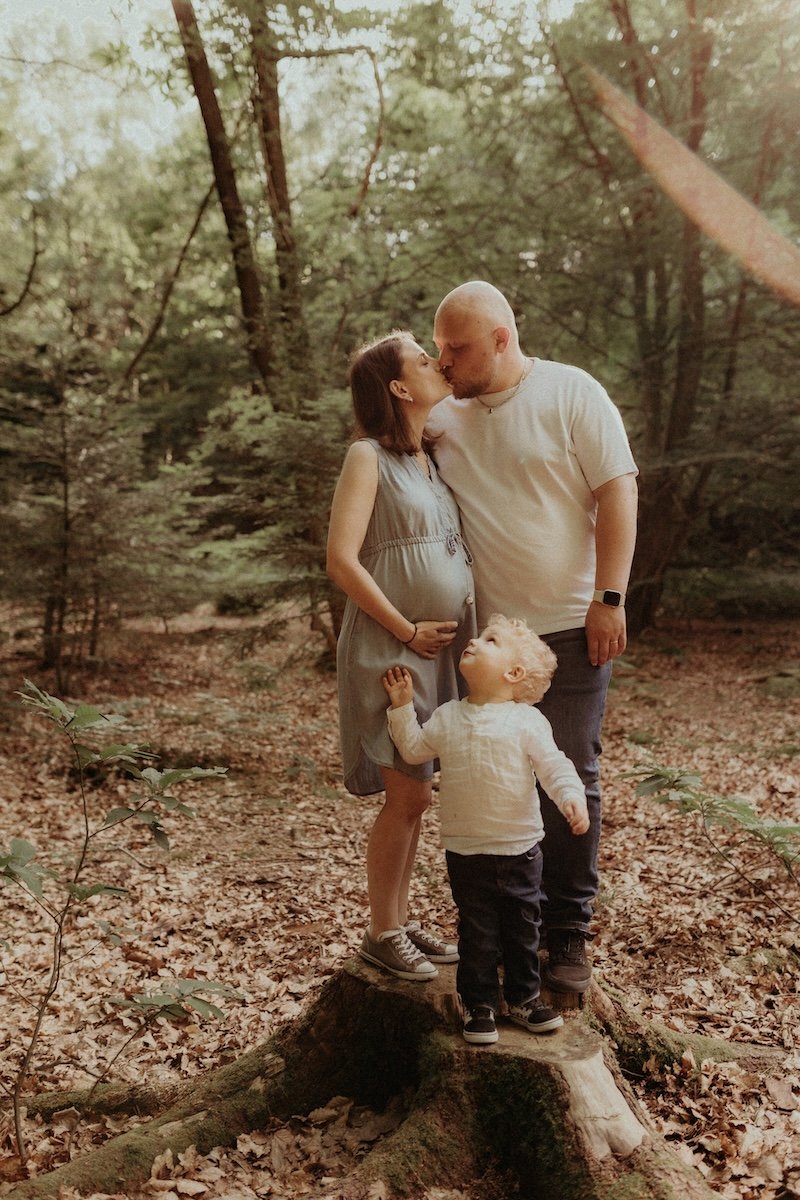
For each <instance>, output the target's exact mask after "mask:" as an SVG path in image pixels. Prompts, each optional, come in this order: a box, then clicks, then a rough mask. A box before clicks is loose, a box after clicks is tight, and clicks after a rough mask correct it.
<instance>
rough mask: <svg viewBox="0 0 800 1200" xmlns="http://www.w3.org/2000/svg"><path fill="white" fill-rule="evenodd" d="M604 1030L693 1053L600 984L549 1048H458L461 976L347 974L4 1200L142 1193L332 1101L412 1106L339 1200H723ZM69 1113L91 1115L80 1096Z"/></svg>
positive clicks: (104, 1095) (719, 1052) (514, 1043)
mask: <svg viewBox="0 0 800 1200" xmlns="http://www.w3.org/2000/svg"><path fill="white" fill-rule="evenodd" d="M605 1028H609V1029H611V1030H613V1036H614V1037H615V1039H620V1040H621V1044H622V1045H623V1046H624V1047H625V1053H626V1054H627V1053H630V1048H629V1044H631V1045H632V1044H633V1043H634V1042H637V1041H638V1042H639V1043H641V1047H640V1048H641V1060H642V1061H644V1060H645V1058H646V1057H648V1056H649V1055H650V1054H651V1053H653V1052H654V1046H656V1047H657V1048H658V1049H657V1051H656V1052H657V1054H658V1055H659V1056H660V1058H661V1060H662V1061H663V1060H664V1058H668V1057H669V1056H670V1055H673V1056H675V1055H680V1053H681V1049H682V1044H681V1040H680V1039H679V1038H678V1035H676V1034H671V1033H669V1031H656V1033H655V1035H653V1036H651V1034H650V1032H649V1031H648V1027H647V1026H646V1025H645V1024H644V1022H642V1021H641V1020H639V1022H638V1023H637V1020H636V1018H635V1015H632V1014H631V1012H630V1011H629V1010H627V1009H625V1007H624V1005H622V1004H621V1003H620V1002H619V1001H617V1000H614V999H613V998H611V997H609V996H607V995H606V994H605V993H603V992H601V991H600V989H599V988H598V987H597V986H596V985H595V986H593V987H592V989H591V990H590V992H589V993H588V1000H587V1003H586V1007H585V1009H584V1011H583V1012H578V1011H573V1012H570V1013H567V1014H566V1016H565V1025H564V1028H563V1029H561V1030H558V1031H556V1032H555V1033H554V1034H552V1035H547V1036H540V1037H536V1036H532V1035H530V1034H526V1033H524V1032H522V1031H521V1030H519V1029H517V1028H516V1027H513V1026H511V1025H508V1024H502V1026H501V1037H500V1041H499V1042H498V1043H497V1044H496V1045H494V1046H488V1047H475V1046H469V1045H467V1044H466V1043H465V1042H464V1041H463V1039H462V1037H461V1034H460V1017H459V1011H458V1006H457V1001H456V996H455V968H454V967H445V968H442V969H440V974H439V978H438V979H437V980H435V981H433V982H432V983H429V984H425V985H424V986H421V985H420V984H418V983H406V982H401V981H399V980H396V979H394V978H392V977H390V976H388V975H385V974H383V973H381V972H379V971H376V970H374V969H373V968H371V967H367V966H366V965H365V964H364V963H361V962H360V961H359V960H351V961H349V962H348V963H347V964H346V965H345V967H344V968H343V969H342V970H341V971H340V972H339V973H338V974H337V975H335V976H334V977H333V978H332V979H331V980H329V981H328V982H327V983H326V984H325V986H324V987H323V988H322V989H321V991H320V993H319V994H318V996H317V998H316V999H315V1000H314V1001H313V1002H312V1003H311V1004H310V1005H309V1007H308V1008H307V1009H306V1010H305V1012H304V1013H303V1014H301V1016H300V1017H299V1018H297V1019H296V1020H295V1021H293V1022H291V1023H290V1024H288V1025H286V1026H284V1027H283V1028H282V1029H281V1030H280V1031H279V1032H278V1033H277V1034H276V1035H275V1036H274V1037H273V1038H272V1039H270V1041H269V1042H267V1043H265V1044H264V1045H262V1046H260V1047H258V1048H257V1049H255V1050H253V1051H251V1052H250V1053H249V1054H246V1055H244V1056H243V1057H242V1058H240V1059H238V1060H237V1061H236V1062H234V1063H231V1064H229V1065H227V1066H224V1067H220V1068H218V1069H217V1070H214V1071H212V1072H209V1073H208V1074H207V1075H205V1076H203V1077H201V1078H200V1079H199V1080H196V1081H189V1082H188V1083H187V1084H185V1085H181V1086H180V1088H177V1089H176V1088H171V1089H167V1090H166V1092H165V1093H164V1094H163V1095H162V1096H161V1097H159V1096H158V1095H157V1094H156V1093H154V1092H153V1091H152V1089H144V1091H143V1094H142V1096H141V1099H140V1105H141V1107H140V1109H139V1111H147V1112H153V1111H154V1110H157V1109H158V1108H159V1105H161V1107H162V1111H160V1113H159V1115H158V1116H156V1117H155V1119H153V1120H150V1121H148V1122H146V1123H144V1124H142V1125H141V1126H139V1127H138V1128H136V1129H134V1130H131V1131H129V1132H127V1133H125V1134H122V1135H121V1136H119V1137H116V1138H114V1139H112V1140H111V1141H109V1142H108V1143H106V1144H105V1145H104V1146H102V1147H100V1148H99V1149H97V1150H94V1151H92V1152H91V1153H90V1154H88V1155H87V1156H85V1157H84V1158H83V1159H80V1160H77V1161H74V1162H71V1163H68V1164H66V1165H65V1166H62V1167H60V1168H58V1170H56V1171H54V1172H52V1173H51V1174H49V1175H46V1176H41V1177H38V1178H35V1179H31V1180H28V1181H26V1182H25V1183H21V1184H19V1185H18V1186H16V1187H14V1188H12V1189H11V1191H9V1192H8V1193H7V1197H8V1200H35V1198H38V1197H46V1196H57V1195H58V1191H59V1189H60V1188H65V1187H71V1188H75V1189H77V1190H78V1191H79V1192H83V1193H91V1192H93V1191H108V1192H113V1191H119V1190H120V1188H121V1187H122V1188H123V1189H124V1187H125V1186H127V1187H129V1188H135V1187H137V1186H140V1185H142V1184H144V1182H145V1181H146V1180H147V1179H148V1177H149V1174H150V1167H151V1164H152V1162H153V1160H154V1159H155V1157H156V1156H157V1155H159V1154H162V1153H163V1152H164V1151H165V1150H166V1149H167V1148H170V1149H171V1150H172V1152H173V1154H178V1153H180V1152H182V1151H183V1150H184V1149H186V1147H188V1146H189V1145H194V1146H196V1147H197V1149H198V1151H199V1152H200V1153H206V1152H208V1151H209V1150H210V1149H211V1148H212V1147H214V1146H218V1145H226V1144H231V1143H233V1142H234V1141H235V1139H236V1137H237V1136H238V1135H239V1134H241V1133H244V1132H246V1131H248V1130H252V1129H257V1128H260V1127H261V1128H263V1127H264V1126H265V1125H266V1124H267V1123H268V1121H270V1120H272V1119H274V1118H276V1117H277V1118H278V1119H281V1120H286V1119H288V1118H289V1117H290V1116H292V1115H293V1114H299V1113H308V1112H311V1111H312V1110H314V1109H316V1108H319V1107H321V1106H324V1105H325V1104H326V1103H327V1102H328V1101H329V1100H330V1099H331V1098H332V1097H335V1096H347V1097H353V1098H354V1099H355V1101H356V1102H357V1103H359V1104H367V1105H369V1106H370V1107H372V1108H374V1109H377V1110H381V1109H383V1108H384V1107H385V1106H386V1105H387V1104H388V1103H389V1102H390V1101H391V1100H392V1099H393V1098H395V1097H398V1096H404V1097H406V1098H407V1099H406V1110H405V1111H406V1116H405V1119H404V1120H403V1122H402V1124H401V1125H400V1126H399V1127H398V1128H396V1129H395V1130H394V1132H392V1133H390V1134H389V1135H387V1136H385V1137H384V1138H383V1139H382V1140H381V1141H379V1142H378V1143H376V1145H375V1146H374V1148H373V1149H372V1151H371V1152H370V1153H369V1154H368V1155H367V1157H366V1158H364V1159H363V1160H361V1161H360V1162H359V1163H358V1164H357V1165H356V1167H355V1169H354V1170H353V1171H352V1173H351V1174H349V1175H348V1176H347V1177H346V1178H345V1179H343V1180H342V1181H341V1184H340V1190H339V1193H338V1194H339V1195H340V1196H342V1197H346V1198H347V1200H365V1198H366V1197H367V1196H368V1195H369V1194H370V1188H371V1187H372V1188H373V1191H372V1194H373V1195H374V1194H375V1191H374V1185H375V1184H376V1182H377V1181H381V1182H382V1185H383V1189H384V1190H383V1192H382V1193H381V1194H382V1195H385V1196H386V1197H387V1198H388V1197H395V1196H404V1197H409V1196H412V1197H413V1196H420V1195H423V1194H426V1192H427V1190H428V1189H430V1188H435V1187H446V1188H449V1189H455V1190H457V1189H459V1188H466V1187H469V1186H470V1185H472V1184H474V1183H475V1182H476V1181H479V1180H481V1179H485V1178H502V1179H505V1180H507V1181H508V1182H509V1187H510V1188H512V1187H513V1189H514V1194H517V1190H518V1192H519V1195H521V1196H523V1197H525V1196H527V1197H541V1196H558V1198H559V1200H614V1198H616V1197H619V1196H621V1195H624V1196H625V1197H626V1200H662V1198H663V1197H664V1196H665V1195H666V1194H668V1193H669V1189H670V1187H671V1188H673V1189H674V1192H675V1194H680V1195H681V1196H682V1197H683V1198H684V1200H712V1198H713V1195H714V1193H712V1192H711V1191H709V1189H708V1188H707V1187H706V1185H705V1183H704V1181H703V1179H702V1176H701V1175H700V1174H699V1172H697V1171H694V1170H693V1169H692V1168H691V1167H688V1166H687V1165H686V1164H684V1163H683V1162H682V1161H681V1160H680V1159H679V1158H677V1157H676V1156H675V1155H673V1154H672V1152H671V1151H670V1150H669V1148H668V1146H667V1145H666V1143H664V1142H663V1141H662V1139H661V1138H660V1137H659V1136H658V1135H657V1133H655V1132H654V1131H653V1129H652V1128H651V1127H650V1123H649V1120H648V1118H647V1116H646V1115H645V1114H644V1113H643V1112H642V1111H641V1110H640V1108H639V1106H638V1104H637V1102H636V1100H635V1098H634V1097H633V1095H632V1093H631V1092H630V1089H629V1088H628V1085H627V1084H626V1083H625V1081H624V1080H623V1078H622V1074H621V1071H619V1069H618V1065H617V1062H616V1058H615V1055H614V1053H613V1051H612V1048H611V1043H610V1042H608V1041H606V1039H605V1038H604V1037H603V1036H601V1033H600V1032H599V1030H600V1029H605ZM701 1041H703V1046H702V1047H699V1046H698V1053H699V1054H700V1055H701V1057H716V1058H732V1057H734V1056H735V1055H736V1050H735V1048H731V1047H730V1046H728V1045H726V1044H724V1043H713V1042H712V1041H711V1039H701ZM749 1051H750V1052H751V1053H752V1052H753V1048H749ZM742 1053H744V1050H742ZM129 1093H130V1089H119V1088H118V1089H116V1093H115V1089H113V1088H110V1087H107V1088H102V1089H100V1088H98V1089H96V1092H95V1093H94V1094H92V1095H91V1098H90V1102H91V1104H92V1106H93V1107H94V1108H96V1109H102V1110H105V1111H109V1109H110V1108H111V1109H113V1108H114V1107H115V1106H116V1108H117V1109H119V1107H120V1106H122V1105H123V1104H124V1101H125V1098H126V1095H127V1100H128V1102H130V1099H131V1096H130V1094H129ZM59 1099H61V1098H59ZM69 1101H70V1102H71V1103H73V1104H76V1105H78V1104H79V1103H80V1101H79V1098H78V1097H77V1096H76V1095H75V1094H74V1093H73V1094H71V1095H70V1096H69ZM165 1106H166V1107H165ZM42 1111H44V1109H42ZM51 1111H52V1106H51Z"/></svg>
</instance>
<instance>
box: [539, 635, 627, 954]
mask: <svg viewBox="0 0 800 1200" xmlns="http://www.w3.org/2000/svg"><path fill="white" fill-rule="evenodd" d="M542 641H544V642H547V644H548V646H550V647H551V648H552V650H553V651H554V653H555V654H556V657H557V658H558V667H557V669H556V673H555V675H554V677H553V682H552V684H551V685H550V688H549V690H548V691H547V692H546V693H545V695H544V697H543V699H542V700H541V701H540V702H539V704H538V705H537V707H538V708H539V709H540V710H541V711H542V712H543V713H544V715H545V716H546V717H547V719H548V721H549V722H550V724H551V725H552V727H553V735H554V736H555V739H556V745H557V746H558V748H559V749H560V750H563V751H564V753H565V754H566V755H567V757H568V758H571V759H572V761H573V763H574V764H575V768H576V770H577V772H578V774H579V775H580V777H581V779H582V781H583V785H584V787H585V788H586V802H587V804H588V806H589V822H590V825H589V832H588V833H585V834H583V835H582V836H580V837H576V836H575V835H574V834H573V833H571V832H570V828H569V825H568V824H567V822H566V821H565V820H564V818H563V816H562V815H561V813H560V812H559V811H558V809H557V808H556V806H555V804H553V802H552V800H551V799H550V797H549V796H548V795H547V793H546V792H544V791H543V790H542V788H539V795H540V797H541V802H542V819H543V821H544V831H545V837H544V841H543V843H542V853H543V855H544V868H543V873H542V924H543V926H544V928H545V929H579V930H581V931H582V932H584V933H588V932H589V922H590V921H591V919H592V910H593V906H594V901H595V898H596V896H597V887H598V876H597V849H598V845H599V842H600V763H599V761H598V760H599V757H600V754H601V751H602V746H601V743H600V731H601V729H602V725H603V714H604V712H605V706H606V695H607V693H608V684H609V680H610V679H611V663H606V665H605V666H603V667H593V666H592V664H591V663H590V662H589V657H588V654H587V650H586V631H585V630H584V629H568V630H565V631H564V632H563V633H550V634H546V635H545V636H544V637H543V638H542Z"/></svg>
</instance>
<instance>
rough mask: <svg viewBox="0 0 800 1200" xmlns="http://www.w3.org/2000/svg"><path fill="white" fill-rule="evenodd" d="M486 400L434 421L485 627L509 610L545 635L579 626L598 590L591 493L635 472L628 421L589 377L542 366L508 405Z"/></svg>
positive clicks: (451, 402) (459, 405) (445, 408)
mask: <svg viewBox="0 0 800 1200" xmlns="http://www.w3.org/2000/svg"><path fill="white" fill-rule="evenodd" d="M483 399H484V403H481V401H480V400H478V399H477V398H475V397H468V398H464V399H460V400H457V399H455V397H453V396H449V397H447V399H445V400H443V401H441V403H440V404H437V405H436V407H435V408H434V409H433V411H432V412H431V416H430V420H429V423H428V432H429V433H430V434H431V435H432V436H433V437H434V438H436V439H437V440H436V445H435V449H434V457H435V458H436V462H437V465H438V467H439V472H440V474H441V476H442V478H443V479H444V480H445V482H446V483H447V484H448V485H449V486H450V488H451V489H452V491H453V492H454V494H455V497H456V500H457V501H458V505H459V508H460V509H461V521H462V530H463V534H464V540H465V541H466V543H467V545H468V547H469V549H470V550H471V552H472V555H473V558H474V560H475V561H474V567H473V570H474V574H475V587H476V603H477V615H478V622H479V624H480V625H484V624H485V623H486V621H487V620H488V618H489V616H491V614H492V613H494V612H501V613H504V614H505V615H506V616H509V617H523V618H524V619H525V620H526V621H527V622H528V624H529V625H530V626H531V628H532V629H534V630H535V631H536V632H537V633H538V634H545V633H555V632H558V631H560V630H564V629H578V628H581V627H582V626H583V625H584V623H585V618H586V611H587V609H588V607H589V604H590V603H591V599H592V593H593V591H594V586H595V540H594V533H595V512H596V501H595V498H594V496H593V494H592V493H593V491H594V490H595V489H597V488H599V487H600V486H601V485H602V484H604V483H607V482H608V481H609V480H610V479H616V478H617V477H618V476H620V475H626V474H628V473H630V472H634V473H635V472H636V464H635V462H634V460H633V456H632V454H631V451H630V446H629V445H628V438H627V435H626V433H625V428H624V426H623V424H622V418H621V417H620V415H619V412H618V411H617V409H616V407H615V406H614V405H613V404H612V402H611V400H610V399H609V397H608V394H607V392H606V391H605V389H604V388H602V387H601V385H600V384H599V383H598V382H597V381H596V380H595V379H593V378H592V376H591V375H589V374H587V373H586V372H585V371H582V370H581V369H580V368H578V367H571V366H567V365H565V364H563V363H556V362H549V361H547V360H545V359H539V358H537V359H534V360H533V367H532V369H531V372H530V374H529V376H528V378H527V379H526V381H525V382H524V384H523V385H522V387H521V388H520V389H519V390H518V391H516V392H514V391H512V394H511V398H510V399H509V400H508V401H507V402H506V403H504V402H503V401H504V393H502V392H500V393H496V394H493V395H492V396H486V397H484V398H483ZM492 400H494V401H495V406H494V407H493V410H492V411H491V412H490V411H489V407H488V405H490V403H491V401H492Z"/></svg>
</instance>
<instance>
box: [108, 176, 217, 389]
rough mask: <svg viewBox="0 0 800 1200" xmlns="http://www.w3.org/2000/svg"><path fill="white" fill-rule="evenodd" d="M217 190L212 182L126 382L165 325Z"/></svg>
mask: <svg viewBox="0 0 800 1200" xmlns="http://www.w3.org/2000/svg"><path fill="white" fill-rule="evenodd" d="M215 188H216V183H214V182H212V183H211V185H210V187H209V188H208V191H207V192H206V194H205V196H203V199H202V200H201V201H200V206H199V208H198V210H197V215H196V216H195V219H194V221H193V222H192V227H191V229H190V230H189V233H188V235H187V237H186V240H185V241H184V243H183V245H182V246H181V249H180V253H179V254H178V257H177V260H176V262H175V266H174V267H173V269H172V271H171V272H170V275H169V277H168V278H167V281H166V283H165V285H164V289H163V291H162V293H161V301H160V303H159V306H158V311H157V313H156V315H155V318H154V320H153V322H152V324H151V326H150V328H149V330H148V331H147V334H146V336H145V338H144V341H143V342H142V344H141V346H140V347H139V349H138V350H137V351H136V353H135V354H134V356H133V358H132V359H131V361H130V362H129V363H128V366H127V368H126V370H125V375H124V379H125V380H126V381H128V380H129V379H130V378H131V376H132V375H133V373H134V371H135V370H136V368H137V367H138V365H139V363H140V362H141V361H142V359H143V358H144V356H145V354H146V353H147V351H148V350H149V349H150V347H151V346H152V344H153V342H154V341H155V339H156V337H157V335H158V331H159V330H160V328H161V326H162V325H163V323H164V317H165V316H166V312H167V306H168V305H169V301H170V297H171V296H172V293H173V291H174V290H175V285H176V283H177V282H178V276H179V274H180V272H181V268H182V267H183V264H184V262H185V261H186V256H187V254H188V253H189V247H190V246H191V244H192V241H193V240H194V237H195V235H196V233H197V231H198V229H199V228H200V224H201V222H202V220H203V217H204V216H205V212H206V209H207V208H208V205H209V203H210V202H211V197H212V196H213V195H214V190H215Z"/></svg>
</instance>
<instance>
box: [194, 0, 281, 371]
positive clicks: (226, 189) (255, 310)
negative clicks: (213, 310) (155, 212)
mask: <svg viewBox="0 0 800 1200" xmlns="http://www.w3.org/2000/svg"><path fill="white" fill-rule="evenodd" d="M172 8H173V11H174V13H175V19H176V20H177V22H178V29H179V30H180V35H181V42H182V43H183V48H184V51H185V54H186V62H187V65H188V68H189V74H190V76H191V80H192V86H193V87H194V91H195V95H196V96H197V102H198V104H199V105H200V113H201V116H202V118H203V124H204V125H205V129H206V137H207V139H208V149H209V152H210V155H211V164H212V167H213V171H214V180H215V183H216V188H217V195H218V196H219V202H220V205H221V206H222V213H223V216H224V218H225V225H226V227H227V230H228V239H229V241H230V244H231V249H232V251H233V265H234V270H235V272H236V281H237V284H238V286H239V295H240V298H241V307H242V317H243V321H244V328H245V333H246V335H247V348H248V350H249V352H250V356H251V359H252V361H253V363H254V365H255V367H256V369H257V371H258V374H259V377H260V379H261V382H262V383H263V385H264V387H265V388H266V389H269V386H270V384H271V382H272V379H273V376H274V373H275V371H274V362H273V354H272V342H271V338H270V336H269V328H268V324H267V316H266V311H265V307H264V300H263V295H262V289H261V282H260V278H259V274H258V268H257V265H256V261H255V256H254V254H253V247H252V244H251V240H250V230H249V227H248V223H247V216H246V213H245V211H244V206H243V204H242V201H241V198H240V196H239V189H238V186H237V183H236V172H235V170H234V166H233V158H232V156H231V149H230V142H229V141H228V136H227V133H226V132H225V125H224V122H223V120H222V113H221V111H220V107H219V103H218V101H217V93H216V88H215V86H214V78H213V76H212V74H211V68H210V66H209V63H208V59H207V58H206V53H205V49H204V47H203V40H202V37H201V35H200V29H199V27H198V25H197V19H196V17H195V14H194V8H193V7H192V4H191V2H190V0H172Z"/></svg>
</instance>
